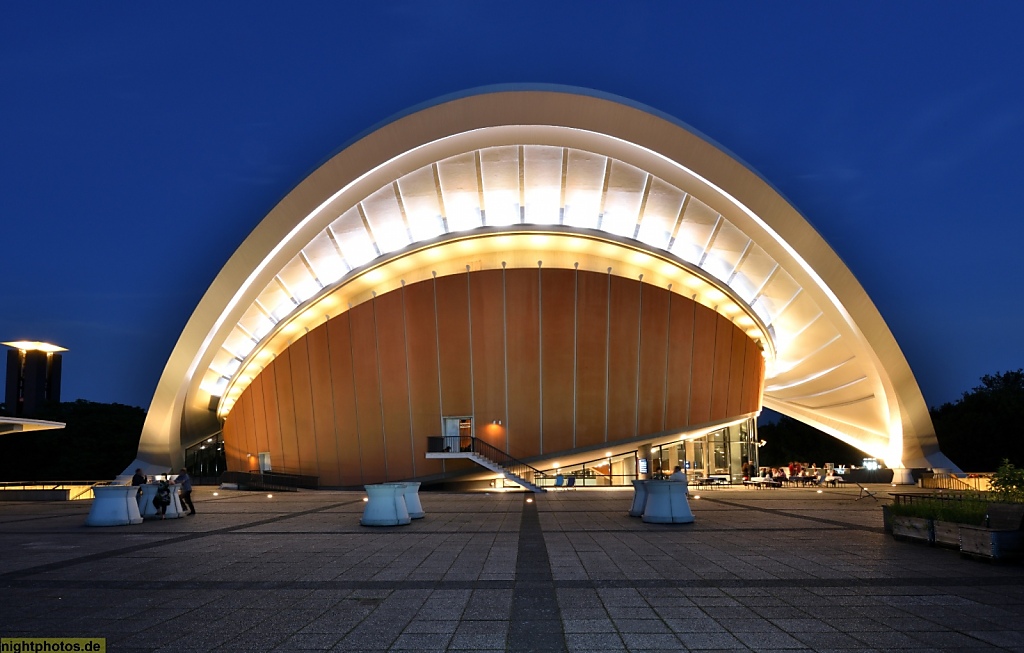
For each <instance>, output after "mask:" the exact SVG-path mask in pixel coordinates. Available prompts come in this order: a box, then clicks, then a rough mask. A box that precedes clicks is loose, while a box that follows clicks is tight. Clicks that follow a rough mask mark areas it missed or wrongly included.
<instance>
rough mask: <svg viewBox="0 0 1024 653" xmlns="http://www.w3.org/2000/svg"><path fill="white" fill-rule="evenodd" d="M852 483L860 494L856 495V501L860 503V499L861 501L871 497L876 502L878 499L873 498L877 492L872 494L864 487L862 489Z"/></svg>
mask: <svg viewBox="0 0 1024 653" xmlns="http://www.w3.org/2000/svg"><path fill="white" fill-rule="evenodd" d="M854 483H856V485H857V487H859V488H860V494H858V495H857V501H860V500H861V499H863V498H865V497H871V498H872V499H874V500H875V501H878V497H876V496H875V495H876V494H877V492H874V491H872V490H869V489H867V488H866V487H864V486H863V485H861V484H860V483H857V481H854Z"/></svg>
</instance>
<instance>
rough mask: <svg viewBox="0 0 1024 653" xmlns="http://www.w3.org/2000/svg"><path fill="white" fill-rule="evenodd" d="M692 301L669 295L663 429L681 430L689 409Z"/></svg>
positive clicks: (691, 362)
mask: <svg viewBox="0 0 1024 653" xmlns="http://www.w3.org/2000/svg"><path fill="white" fill-rule="evenodd" d="M694 306H696V302H694V301H693V300H692V299H688V298H686V297H680V296H679V295H672V298H671V305H670V307H669V336H668V394H667V396H666V398H665V401H666V404H667V406H666V408H665V428H666V429H682V428H684V427H685V426H686V425H687V413H688V411H689V409H690V375H691V374H692V373H693V370H692V365H693V320H694Z"/></svg>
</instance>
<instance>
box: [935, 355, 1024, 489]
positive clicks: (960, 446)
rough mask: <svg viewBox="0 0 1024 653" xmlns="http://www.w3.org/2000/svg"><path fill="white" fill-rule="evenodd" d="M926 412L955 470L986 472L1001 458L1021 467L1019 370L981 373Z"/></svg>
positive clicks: (1023, 422) (1023, 424) (1023, 432)
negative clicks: (953, 396)
mask: <svg viewBox="0 0 1024 653" xmlns="http://www.w3.org/2000/svg"><path fill="white" fill-rule="evenodd" d="M931 414H932V423H933V424H934V425H935V434H936V436H937V437H938V439H939V447H941V448H942V452H943V453H944V454H946V455H947V456H949V459H950V460H952V461H953V462H955V463H956V464H957V465H958V466H959V467H960V469H962V470H964V471H968V472H991V471H995V469H996V468H997V467H999V464H1000V463H1001V462H1002V460H1003V459H1004V458H1008V459H1009V460H1010V462H1011V463H1013V464H1014V465H1017V466H1018V467H1020V466H1024V370H1021V369H1017V370H1015V371H1010V372H996V373H995V374H986V375H985V376H983V377H981V385H978V386H976V387H974V388H972V389H971V390H969V391H967V392H965V393H963V395H962V396H961V397H960V399H958V400H956V401H954V402H950V403H945V404H943V405H941V406H939V407H938V408H932V409H931Z"/></svg>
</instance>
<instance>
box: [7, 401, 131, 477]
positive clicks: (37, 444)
mask: <svg viewBox="0 0 1024 653" xmlns="http://www.w3.org/2000/svg"><path fill="white" fill-rule="evenodd" d="M34 417H35V418H36V419H42V420H47V421H53V422H64V423H65V424H67V426H66V427H65V428H63V429H60V430H52V431H29V432H26V433H10V434H7V435H0V480H2V481H76V480H109V479H112V478H114V477H115V476H117V475H118V474H120V473H121V472H122V471H124V469H125V467H127V466H128V465H130V464H131V462H132V461H133V460H135V454H136V453H137V451H138V448H139V437H140V436H141V435H142V423H143V422H144V421H145V419H146V411H144V410H143V409H141V408H137V407H135V406H125V405H123V404H100V403H95V402H92V401H85V400H83V399H79V400H78V401H73V402H67V403H61V404H55V405H50V406H48V407H46V408H45V409H44V412H43V413H42V414H39V415H35V416H34Z"/></svg>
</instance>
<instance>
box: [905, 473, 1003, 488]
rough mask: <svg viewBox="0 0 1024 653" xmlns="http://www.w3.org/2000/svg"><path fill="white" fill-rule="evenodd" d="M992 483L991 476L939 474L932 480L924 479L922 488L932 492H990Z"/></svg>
mask: <svg viewBox="0 0 1024 653" xmlns="http://www.w3.org/2000/svg"><path fill="white" fill-rule="evenodd" d="M990 481H991V474H968V475H967V476H955V475H953V474H938V475H935V476H932V477H930V478H928V477H924V478H922V479H921V487H923V488H927V489H930V490H959V491H973V492H988V491H989V490H990V489H991V485H990Z"/></svg>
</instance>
